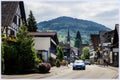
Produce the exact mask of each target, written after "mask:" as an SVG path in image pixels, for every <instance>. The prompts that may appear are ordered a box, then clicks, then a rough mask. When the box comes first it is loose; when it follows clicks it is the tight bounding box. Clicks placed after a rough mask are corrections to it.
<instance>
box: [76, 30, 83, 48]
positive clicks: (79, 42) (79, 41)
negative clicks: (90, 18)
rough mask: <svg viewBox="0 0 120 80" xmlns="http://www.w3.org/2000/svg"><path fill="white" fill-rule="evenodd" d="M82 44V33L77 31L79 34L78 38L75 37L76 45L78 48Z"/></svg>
mask: <svg viewBox="0 0 120 80" xmlns="http://www.w3.org/2000/svg"><path fill="white" fill-rule="evenodd" d="M81 44H82V40H81V35H80V32H79V31H77V34H76V38H75V45H74V46H75V47H77V48H80V45H81Z"/></svg>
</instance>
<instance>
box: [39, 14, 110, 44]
mask: <svg viewBox="0 0 120 80" xmlns="http://www.w3.org/2000/svg"><path fill="white" fill-rule="evenodd" d="M37 26H38V29H39V31H55V32H57V33H58V38H59V41H60V42H64V43H65V42H66V37H67V32H68V28H69V31H70V37H71V39H70V40H71V43H72V45H73V44H74V40H75V36H76V32H77V31H78V30H79V31H80V34H81V37H82V43H84V44H85V43H89V39H90V37H89V36H90V34H98V33H99V31H101V30H104V31H108V30H110V29H109V28H107V27H106V26H104V25H101V24H98V23H96V22H92V21H87V20H82V19H76V18H71V17H66V16H62V17H58V18H56V19H52V20H49V21H43V22H39V23H38V24H37Z"/></svg>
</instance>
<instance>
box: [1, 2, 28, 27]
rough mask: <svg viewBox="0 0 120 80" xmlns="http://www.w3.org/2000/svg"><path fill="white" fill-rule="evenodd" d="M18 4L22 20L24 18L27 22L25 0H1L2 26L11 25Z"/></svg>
mask: <svg viewBox="0 0 120 80" xmlns="http://www.w3.org/2000/svg"><path fill="white" fill-rule="evenodd" d="M18 5H20V10H21V14H22V15H21V17H22V20H23V19H24V21H25V22H26V16H25V10H24V4H23V1H2V2H1V12H2V14H1V16H2V26H9V25H10V24H11V23H12V21H13V18H14V14H15V12H16V10H17V7H18Z"/></svg>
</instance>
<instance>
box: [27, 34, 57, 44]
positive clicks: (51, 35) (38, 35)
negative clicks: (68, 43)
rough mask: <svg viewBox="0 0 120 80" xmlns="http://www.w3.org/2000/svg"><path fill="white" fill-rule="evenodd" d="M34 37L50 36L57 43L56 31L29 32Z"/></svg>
mask: <svg viewBox="0 0 120 80" xmlns="http://www.w3.org/2000/svg"><path fill="white" fill-rule="evenodd" d="M29 34H30V35H32V36H34V37H51V38H52V39H53V40H54V41H55V42H56V43H57V44H58V43H59V41H58V37H57V33H56V32H30V33H29Z"/></svg>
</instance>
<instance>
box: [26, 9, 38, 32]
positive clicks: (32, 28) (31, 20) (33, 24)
mask: <svg viewBox="0 0 120 80" xmlns="http://www.w3.org/2000/svg"><path fill="white" fill-rule="evenodd" d="M27 23H28V31H29V32H36V31H37V24H36V20H35V17H34V16H33V13H32V11H31V10H30V14H29V17H28V19H27Z"/></svg>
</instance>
